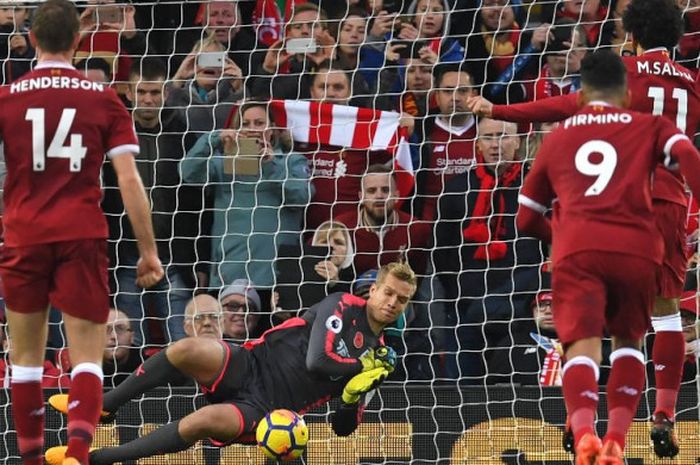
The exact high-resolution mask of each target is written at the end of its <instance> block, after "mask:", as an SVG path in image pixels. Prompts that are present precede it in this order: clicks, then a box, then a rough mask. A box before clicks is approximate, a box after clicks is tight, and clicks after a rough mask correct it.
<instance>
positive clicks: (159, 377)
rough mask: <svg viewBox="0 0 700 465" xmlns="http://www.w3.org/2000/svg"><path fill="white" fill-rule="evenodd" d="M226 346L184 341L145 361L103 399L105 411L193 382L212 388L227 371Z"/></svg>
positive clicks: (207, 339) (208, 340) (208, 342)
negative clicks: (155, 390) (153, 391)
mask: <svg viewBox="0 0 700 465" xmlns="http://www.w3.org/2000/svg"><path fill="white" fill-rule="evenodd" d="M227 350H228V348H227V346H225V345H224V344H223V343H222V342H220V341H216V340H213V339H210V338H198V337H192V338H185V339H180V340H179V341H177V342H176V343H174V344H172V345H171V346H169V347H168V348H167V349H165V350H162V351H160V352H158V353H157V354H155V355H154V356H153V357H151V358H149V359H148V360H146V361H145V362H144V363H143V365H141V366H140V367H139V368H138V369H136V371H135V372H133V373H132V374H131V375H130V376H129V377H128V378H127V379H126V380H124V382H122V383H121V384H120V385H119V386H117V387H116V388H114V389H112V390H111V391H109V392H108V393H106V394H105V396H104V406H103V408H104V410H105V411H106V412H110V413H114V412H116V411H117V410H118V409H119V407H121V406H122V405H124V404H125V403H127V402H128V401H130V400H131V399H133V398H135V397H137V396H139V395H141V394H143V393H144V392H147V391H149V390H151V389H153V388H156V387H159V386H164V385H167V384H169V383H170V384H181V383H182V381H183V380H184V379H186V378H192V379H194V380H195V381H197V382H198V383H200V384H203V385H205V386H208V385H210V384H211V383H212V382H213V381H214V380H215V379H216V378H217V377H218V376H219V374H220V373H221V372H222V370H223V369H224V364H225V361H226V355H227Z"/></svg>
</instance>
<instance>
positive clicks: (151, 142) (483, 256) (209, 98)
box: [0, 0, 700, 385]
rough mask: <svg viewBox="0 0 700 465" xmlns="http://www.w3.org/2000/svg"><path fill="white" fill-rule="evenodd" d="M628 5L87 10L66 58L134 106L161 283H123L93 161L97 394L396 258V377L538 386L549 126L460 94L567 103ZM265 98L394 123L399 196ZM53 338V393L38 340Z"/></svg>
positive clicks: (15, 39)
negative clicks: (532, 202)
mask: <svg viewBox="0 0 700 465" xmlns="http://www.w3.org/2000/svg"><path fill="white" fill-rule="evenodd" d="M626 1H627V0H609V1H606V0H585V1H577V0H561V1H551V2H534V1H533V2H530V1H527V0H523V1H508V0H481V1H476V0H413V1H410V0H404V1H401V0H309V1H300V0H297V1H293V0H287V1H286V2H285V1H278V2H275V1H272V0H264V1H263V0H257V1H254V0H250V1H244V0H238V1H236V0H230V1H224V0H217V1H209V2H185V1H182V2H153V1H138V0H134V1H121V2H115V1H114V0H99V1H97V0H90V1H88V2H87V6H85V7H83V9H82V10H81V12H82V14H81V41H80V45H79V48H78V52H77V54H76V58H75V64H76V67H77V68H78V69H79V70H81V71H83V72H85V74H86V75H87V76H88V77H90V78H91V79H94V80H98V81H101V82H104V83H107V84H109V85H112V86H113V87H114V88H115V89H116V90H117V92H118V93H119V94H120V95H121V96H122V98H123V100H124V102H125V104H126V105H127V107H128V108H129V109H130V111H131V114H132V116H133V120H134V126H135V128H136V132H137V135H138V138H139V144H140V154H139V156H138V157H137V166H138V170H139V173H140V174H141V177H142V179H143V182H144V186H145V188H146V191H147V193H148V195H149V199H150V201H151V206H152V210H153V224H154V229H155V235H156V239H157V243H158V248H159V255H160V258H161V260H162V261H163V264H164V265H165V268H166V271H167V272H166V277H165V278H164V280H163V281H162V282H161V283H159V284H158V285H157V286H156V287H154V288H152V289H149V290H148V291H145V290H143V289H140V288H138V287H136V285H135V273H136V259H137V258H138V253H137V250H136V242H135V239H134V235H133V232H132V230H131V227H130V225H129V223H128V221H127V220H126V215H125V214H124V207H123V205H122V204H121V200H120V198H119V195H118V190H117V185H116V179H115V176H114V173H113V170H112V169H111V167H110V164H109V161H106V162H105V166H104V170H103V184H104V190H105V195H104V200H103V207H104V211H105V214H106V215H107V218H108V223H109V227H110V240H109V243H110V259H111V268H110V284H111V288H112V293H113V304H114V307H115V308H114V310H113V311H112V314H111V316H110V324H109V326H108V328H109V331H110V332H109V333H108V336H109V337H108V340H109V344H108V348H107V350H106V351H105V366H106V367H108V368H106V373H110V374H109V380H110V383H111V382H113V383H118V382H119V381H120V379H121V378H119V374H120V373H122V372H128V371H130V370H132V369H133V368H134V367H135V366H137V365H138V363H136V362H138V361H140V360H142V359H143V357H146V356H148V355H149V354H150V353H152V352H149V350H157V348H158V347H161V346H162V345H164V344H168V343H170V342H173V341H175V340H178V339H180V338H182V337H185V336H192V335H197V336H203V337H215V338H226V339H230V340H234V341H245V340H247V339H250V338H252V337H256V336H259V335H260V334H261V333H262V332H263V331H264V330H266V329H267V328H269V327H270V326H271V325H275V324H278V323H279V322H281V321H284V320H285V319H287V318H289V317H291V316H295V315H298V314H299V313H300V312H303V311H304V310H305V309H308V308H309V307H310V306H312V305H314V304H315V303H317V302H318V301H319V300H320V299H321V298H323V297H324V296H325V295H328V294H329V293H332V292H354V293H356V294H357V295H364V294H365V293H366V292H367V289H368V286H369V284H371V282H372V279H373V276H376V269H378V268H379V267H380V266H381V265H383V264H385V263H388V262H390V261H395V260H405V261H407V262H408V263H409V264H410V265H411V266H412V267H413V268H414V270H415V271H416V272H417V273H418V275H419V276H420V277H421V285H420V287H419V292H418V294H417V295H416V297H415V299H414V302H412V305H411V307H410V311H409V312H408V314H407V315H406V317H405V318H402V319H401V320H400V321H399V322H397V324H396V325H395V326H394V327H392V328H390V330H389V333H388V334H389V336H390V337H392V338H393V341H394V342H395V344H394V345H395V346H398V347H397V348H398V349H399V350H400V351H401V352H402V353H404V354H405V355H406V357H404V359H403V360H404V362H403V364H402V365H403V366H402V367H401V369H400V370H399V371H398V373H399V374H397V376H404V377H406V378H408V379H444V380H454V379H460V380H461V381H462V382H464V383H477V384H478V383H483V382H487V383H501V382H509V383H510V382H516V383H522V384H549V385H553V384H557V383H558V382H559V381H560V376H559V373H558V371H557V369H558V367H559V366H560V364H561V360H560V355H561V354H560V351H559V348H558V345H557V344H558V343H557V342H556V334H554V333H553V328H552V325H551V293H549V291H548V288H549V278H548V272H547V270H546V268H547V259H548V251H547V248H546V247H545V246H544V245H543V244H541V243H540V242H538V241H536V240H534V239H532V238H529V237H523V236H522V235H520V234H519V233H518V231H517V230H516V228H515V224H514V218H515V213H516V211H517V195H518V191H519V188H520V186H521V185H522V182H523V179H524V177H525V176H527V173H528V171H529V166H530V163H531V161H532V158H533V157H534V154H535V153H536V148H537V147H538V146H539V144H540V142H541V139H542V137H546V134H547V133H548V132H549V131H550V130H551V128H552V126H551V125H536V126H533V127H518V126H517V125H515V124H512V123H505V122H502V121H496V120H492V119H481V120H478V119H477V118H475V117H474V115H472V114H470V113H469V112H468V110H467V105H466V101H467V99H468V98H469V97H470V96H472V95H479V94H481V95H484V96H485V97H487V98H489V99H490V100H492V101H494V102H499V103H518V102H523V101H531V100H537V99H542V98H547V97H550V96H555V95H560V94H568V93H571V92H575V91H576V90H578V88H579V79H578V70H579V66H580V62H581V59H582V58H583V56H585V54H586V53H587V52H588V51H590V50H593V49H595V48H598V47H614V48H616V49H619V50H620V51H621V52H623V53H624V52H625V50H626V49H628V48H629V43H628V42H627V41H626V37H625V35H624V33H622V30H621V27H620V12H621V11H622V9H623V8H624V6H625V4H626ZM678 1H679V6H680V7H681V8H682V9H683V10H684V17H685V20H686V25H687V31H686V35H685V36H684V38H683V40H682V41H681V44H680V46H679V47H678V48H677V49H675V50H672V51H671V53H672V54H673V56H674V58H675V59H676V60H678V61H680V62H682V63H683V64H684V65H686V66H687V67H689V68H697V67H698V65H699V63H698V56H699V55H700V5H697V2H696V0H678ZM262 3H265V4H267V5H266V8H265V9H260V8H258V7H259V6H260V4H262ZM280 6H281V8H280ZM285 7H286V8H285ZM271 12H272V13H271ZM265 15H267V16H265ZM30 27H31V8H29V6H28V5H24V4H22V2H16V6H13V7H7V6H3V7H0V79H1V80H2V82H0V84H9V83H11V82H12V81H13V80H15V79H18V78H19V77H21V76H22V75H23V74H24V73H26V72H27V71H29V70H30V69H31V68H32V65H33V60H34V59H35V56H34V50H33V49H32V47H31V44H30V42H29V39H28V30H29V28H30ZM271 98H272V99H291V100H306V101H311V102H323V103H330V104H336V105H350V106H355V107H361V108H371V109H375V110H382V111H393V112H397V113H400V114H401V120H400V121H401V122H400V125H401V126H402V127H403V128H404V129H405V131H406V134H407V136H408V138H409V142H410V149H411V158H412V162H413V167H414V172H415V187H414V190H413V192H412V193H411V194H410V195H409V196H408V197H400V195H399V190H398V188H397V181H396V176H395V173H394V171H393V169H392V166H393V164H392V154H390V153H387V152H386V151H374V150H359V149H356V148H353V147H339V146H329V145H324V144H320V143H315V142H308V141H306V142H300V141H295V140H294V138H293V137H292V136H291V134H290V133H289V132H288V131H286V130H285V129H284V127H283V126H284V124H283V122H282V121H279V117H277V116H276V115H275V114H274V113H273V112H272V111H271V109H270V106H269V103H268V102H269V100H270V99H271ZM96 111H98V109H96ZM309 124H310V125H311V126H312V130H317V131H331V128H329V127H328V126H327V125H326V126H324V123H322V122H318V121H317V122H314V121H313V118H312V121H311V122H310V123H309ZM314 125H315V126H314ZM690 224H693V223H692V222H691V223H690ZM694 224H695V229H697V223H694ZM693 233H694V231H693V230H692V229H689V240H697V233H695V234H693ZM695 247H697V245H695ZM689 285H691V286H692V285H693V283H692V282H690V284H689ZM694 295H695V294H693V296H694ZM688 298H689V299H691V297H688ZM692 298H693V299H694V298H695V297H692ZM686 307H688V306H687V305H686ZM688 308H690V307H688ZM694 308H695V311H694V313H693V315H695V316H697V303H696V307H694ZM686 313H688V312H686ZM686 316H688V315H686ZM54 317H55V315H54ZM687 319H688V325H691V322H690V317H688V318H687ZM52 321H56V320H55V318H54V319H52ZM684 321H685V320H684ZM694 321H695V320H693V322H692V323H693V325H694ZM56 326H58V325H56ZM696 327H697V326H693V328H694V330H695V328H696ZM0 333H1V332H0ZM688 337H689V344H690V342H691V341H693V340H694V339H697V336H696V337H695V338H690V336H688ZM3 340H4V339H3ZM51 342H52V344H53V345H54V346H55V348H56V350H57V351H58V353H59V355H58V356H56V357H55V358H54V362H55V365H56V366H57V367H58V375H56V377H55V379H56V381H55V383H58V382H62V381H61V380H62V379H63V378H61V376H62V375H61V373H64V372H65V371H67V370H69V367H67V366H64V365H63V364H62V363H61V360H60V358H61V356H60V348H61V345H62V338H61V335H60V332H58V333H57V332H56V331H55V328H54V331H52V337H51ZM693 344H694V343H693ZM693 344H690V345H692V346H693V348H694V349H693V350H694V351H695V352H693V356H695V355H696V354H697V353H700V350H698V349H697V345H693ZM4 345H5V346H6V345H7V343H6V342H5V343H4ZM154 348H155V349H154ZM532 348H534V349H532ZM4 350H5V351H7V350H8V349H7V348H6V347H4ZM689 350H690V349H689ZM689 353H690V352H689ZM514 354H516V355H517V357H516V356H515V355H514ZM521 356H523V357H525V356H527V357H525V358H526V359H527V360H525V361H524V362H523V363H521V362H519V361H518V359H519V357H521ZM3 366H4V365H3ZM3 366H0V369H1V368H2V367H3ZM0 379H2V378H0ZM64 381H65V380H64ZM64 381H63V382H64Z"/></svg>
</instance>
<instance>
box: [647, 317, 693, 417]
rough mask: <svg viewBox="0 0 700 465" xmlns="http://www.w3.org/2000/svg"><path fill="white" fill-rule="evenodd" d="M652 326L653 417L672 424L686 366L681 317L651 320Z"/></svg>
mask: <svg viewBox="0 0 700 465" xmlns="http://www.w3.org/2000/svg"><path fill="white" fill-rule="evenodd" d="M652 326H653V327H654V331H656V335H655V337H654V350H653V352H652V355H651V358H652V360H653V361H654V377H655V378H656V409H655V410H654V413H656V412H663V413H665V414H666V416H667V417H668V418H669V419H670V420H673V419H674V417H675V413H676V399H677V398H678V390H679V389H680V386H681V378H682V377H683V364H684V363H685V339H684V338H683V332H682V330H683V328H682V324H681V317H680V314H675V315H669V316H665V317H654V318H652Z"/></svg>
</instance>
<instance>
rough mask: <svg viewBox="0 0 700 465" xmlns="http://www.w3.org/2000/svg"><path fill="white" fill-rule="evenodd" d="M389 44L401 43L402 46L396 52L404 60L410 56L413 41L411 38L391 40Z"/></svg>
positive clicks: (413, 44)
mask: <svg viewBox="0 0 700 465" xmlns="http://www.w3.org/2000/svg"><path fill="white" fill-rule="evenodd" d="M391 45H392V46H393V45H403V47H401V48H399V49H398V50H397V53H398V54H399V56H400V57H401V58H403V59H405V60H406V59H409V58H411V56H412V55H413V49H414V47H415V43H414V42H413V41H411V40H392V41H391Z"/></svg>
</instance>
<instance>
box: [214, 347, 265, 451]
mask: <svg viewBox="0 0 700 465" xmlns="http://www.w3.org/2000/svg"><path fill="white" fill-rule="evenodd" d="M221 344H222V345H223V347H224V350H225V359H224V360H225V361H224V369H223V370H222V371H221V373H220V374H219V376H218V377H217V378H216V380H214V382H213V383H212V384H211V386H209V387H207V386H202V391H203V392H204V394H205V398H206V399H207V401H208V402H209V403H210V404H231V406H232V408H234V409H235V411H236V413H237V415H238V417H239V420H240V422H241V426H242V429H241V434H240V435H239V436H238V438H237V439H235V440H234V441H233V442H237V443H244V444H248V443H250V444H253V443H255V428H256V427H257V426H258V423H259V422H260V420H261V419H262V418H263V417H264V416H265V415H266V414H267V412H268V410H269V407H268V406H266V402H265V401H264V400H263V399H262V398H261V397H260V396H259V395H258V394H259V392H260V391H259V389H257V388H256V386H257V385H258V383H257V379H258V376H257V373H256V371H257V368H255V364H254V363H253V357H252V355H251V353H250V351H248V350H246V349H244V348H242V347H241V346H239V345H236V344H231V343H229V342H224V341H222V342H221ZM211 442H212V443H213V444H214V445H216V446H225V445H226V444H224V443H220V442H218V441H215V440H211Z"/></svg>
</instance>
